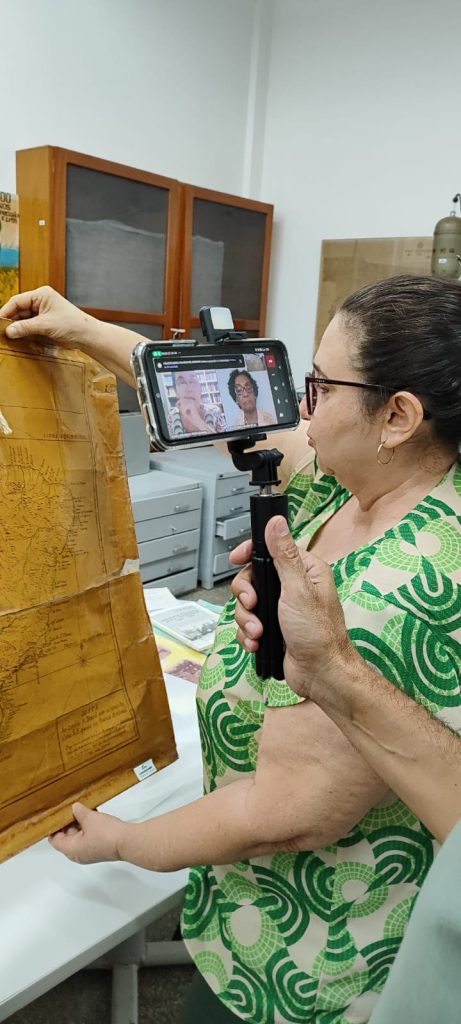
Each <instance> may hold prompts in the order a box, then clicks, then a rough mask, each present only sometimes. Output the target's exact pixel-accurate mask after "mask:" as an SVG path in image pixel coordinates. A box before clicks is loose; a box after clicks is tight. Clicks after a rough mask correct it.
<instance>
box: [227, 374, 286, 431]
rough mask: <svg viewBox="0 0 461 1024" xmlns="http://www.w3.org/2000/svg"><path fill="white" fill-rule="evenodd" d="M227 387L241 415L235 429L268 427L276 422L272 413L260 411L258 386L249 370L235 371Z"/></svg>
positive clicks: (235, 421)
mask: <svg viewBox="0 0 461 1024" xmlns="http://www.w3.org/2000/svg"><path fill="white" fill-rule="evenodd" d="M227 387H228V390H229V394H230V396H231V398H233V400H234V402H235V404H236V405H238V407H239V414H238V416H237V417H236V418H235V420H234V422H233V424H232V427H233V428H234V429H236V428H241V427H254V426H259V427H267V426H269V424H270V423H275V422H276V420H275V416H273V415H272V413H270V412H266V411H265V410H264V409H260V408H259V406H258V405H257V398H258V391H259V388H258V384H257V381H256V380H255V378H254V377H252V376H251V373H248V370H233V371H232V373H231V375H230V377H229V380H228V382H227Z"/></svg>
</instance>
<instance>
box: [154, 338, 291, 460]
mask: <svg viewBox="0 0 461 1024" xmlns="http://www.w3.org/2000/svg"><path fill="white" fill-rule="evenodd" d="M143 366H144V371H145V379H146V383H147V385H148V392H149V399H150V403H151V406H152V408H153V411H154V413H155V420H156V424H157V429H158V431H159V434H160V438H161V440H162V441H163V442H164V443H165V444H167V445H168V447H174V446H175V445H178V446H179V445H184V444H187V443H191V444H192V443H193V442H194V441H195V442H196V443H197V442H198V441H201V442H203V441H204V440H207V439H209V440H210V441H211V440H215V439H216V438H218V437H221V438H226V437H227V438H229V437H239V436H248V434H250V435H252V434H257V433H266V432H271V431H273V430H280V429H287V428H288V427H294V426H296V425H297V423H298V422H299V408H298V399H297V396H296V391H295V388H294V386H293V380H292V376H291V370H290V366H289V363H288V356H287V352H286V349H285V346H284V345H283V344H282V342H280V341H272V340H265V339H258V340H257V342H251V341H242V342H241V343H239V344H238V345H236V344H235V343H234V344H232V343H231V344H223V345H219V346H208V345H200V346H198V347H196V348H195V347H191V348H187V347H186V348H170V347H168V349H166V348H165V349H162V348H161V344H155V343H153V344H152V345H147V346H145V349H144V353H143Z"/></svg>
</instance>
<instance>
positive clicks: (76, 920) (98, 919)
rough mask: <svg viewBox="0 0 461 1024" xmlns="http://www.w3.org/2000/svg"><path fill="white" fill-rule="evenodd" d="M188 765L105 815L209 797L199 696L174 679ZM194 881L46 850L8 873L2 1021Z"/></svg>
mask: <svg viewBox="0 0 461 1024" xmlns="http://www.w3.org/2000/svg"><path fill="white" fill-rule="evenodd" d="M166 683H167V690H168V697H169V701H170V707H171V712H172V716H173V723H174V730H175V736H176V743H177V747H178V753H179V759H178V761H175V763H174V764H171V765H168V767H167V768H163V769H162V771H161V772H159V773H158V775H153V776H151V777H150V778H149V779H145V780H144V781H143V782H140V783H138V784H137V785H135V786H133V787H132V788H131V789H129V790H127V791H126V792H125V793H121V794H120V795H119V796H117V797H114V798H113V799H112V800H109V801H108V802H107V803H106V804H104V805H103V809H104V810H107V811H109V812H110V813H113V814H117V815H118V816H119V817H121V818H124V819H125V820H139V819H140V818H148V817H152V816H154V815H157V814H163V813H164V812H166V811H170V810H174V809H175V808H176V807H180V806H182V805H183V804H186V803H189V802H190V801H191V800H195V799H196V798H197V797H199V796H200V795H201V793H202V767H201V757H200V743H199V732H198V724H197V716H196V711H195V686H194V685H193V684H192V683H189V682H186V681H184V680H182V679H177V678H176V677H173V676H167V677H166ZM186 879H187V871H186V870H182V871H175V872H171V873H170V874H158V873H156V872H153V871H146V870H144V869H143V868H137V867H133V866H132V865H131V864H124V863H114V864H112V863H111V864H92V865H88V866H81V865H78V864H72V863H71V862H70V861H68V860H67V859H66V858H65V857H63V856H62V854H59V853H57V852H56V851H55V850H53V848H52V847H51V846H50V844H49V843H48V841H47V840H42V841H41V842H40V843H36V844H35V845H34V846H32V847H30V848H29V849H28V850H24V852H22V853H19V854H17V855H16V856H15V857H12V858H11V860H9V861H6V862H5V863H4V864H0V1021H4V1020H5V1019H6V1018H7V1017H9V1016H10V1014H12V1013H14V1012H15V1011H16V1010H19V1009H20V1008H21V1007H23V1006H25V1005H26V1004H27V1003H29V1002H31V1001H32V1000H33V999H36V998H37V997H38V996H39V995H42V994H43V993H44V992H46V991H48V989H50V988H52V987H53V986H54V985H57V984H58V983H59V982H60V981H63V980H64V978H67V977H69V975H71V974H74V973H75V972H76V971H78V970H80V969H81V968H82V967H86V966H88V964H90V963H92V962H93V961H94V960H95V959H96V958H97V957H100V956H101V955H103V954H105V953H107V952H108V951H109V950H111V949H113V947H114V946H117V945H118V944H119V943H121V942H123V941H124V940H125V939H127V938H128V937H129V936H132V935H134V934H135V933H136V932H139V931H140V929H142V928H144V927H145V926H146V925H147V924H149V923H150V922H151V921H153V920H155V919H156V918H157V917H161V915H162V914H163V913H165V912H166V911H167V910H169V909H170V907H172V906H174V904H175V903H177V902H178V900H179V896H180V894H181V892H182V890H183V888H184V886H185V883H186Z"/></svg>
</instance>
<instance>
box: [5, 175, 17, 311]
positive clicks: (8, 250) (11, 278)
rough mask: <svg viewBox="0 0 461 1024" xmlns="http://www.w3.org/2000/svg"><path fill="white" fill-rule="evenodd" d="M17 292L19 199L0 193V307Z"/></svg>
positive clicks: (9, 193) (8, 193)
mask: <svg viewBox="0 0 461 1024" xmlns="http://www.w3.org/2000/svg"><path fill="white" fill-rule="evenodd" d="M18 291H19V198H18V196H15V195H12V194H11V192H0V306H3V305H4V303H5V302H7V301H8V299H11V296H12V295H15V294H16V292H18Z"/></svg>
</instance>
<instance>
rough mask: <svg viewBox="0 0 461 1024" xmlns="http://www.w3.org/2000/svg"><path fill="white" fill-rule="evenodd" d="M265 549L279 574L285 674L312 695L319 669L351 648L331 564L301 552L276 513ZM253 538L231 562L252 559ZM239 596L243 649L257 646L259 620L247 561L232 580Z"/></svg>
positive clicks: (300, 690) (299, 689) (296, 687)
mask: <svg viewBox="0 0 461 1024" xmlns="http://www.w3.org/2000/svg"><path fill="white" fill-rule="evenodd" d="M265 539H266V544H267V547H268V550H269V553H270V554H271V555H272V558H273V559H274V564H275V567H276V569H277V572H278V574H279V577H280V583H281V593H280V600H279V607H278V615H279V621H280V627H281V630H282V633H283V636H284V638H285V643H286V654H285V661H284V673H285V679H286V682H287V683H288V685H289V686H291V688H292V690H294V691H295V692H296V693H298V694H299V695H300V696H301V697H313V698H314V691H315V686H316V684H318V683H319V680H320V679H321V675H322V671H323V670H324V669H325V668H326V666H327V665H330V664H331V662H332V660H334V659H335V657H337V656H341V657H344V653H345V652H347V651H348V649H349V648H351V653H352V652H353V651H354V648H353V647H352V645H351V642H350V640H349V637H348V634H347V630H346V625H345V622H344V615H343V611H342V608H341V605H340V603H339V599H338V594H337V590H336V587H335V584H334V580H333V574H332V572H331V569H330V567H329V565H327V564H326V563H325V562H322V561H321V559H320V558H317V557H316V556H315V555H313V554H311V553H310V552H309V551H300V550H299V548H298V547H297V546H296V544H295V542H294V540H293V538H292V537H291V534H290V533H289V530H288V526H287V523H286V520H285V519H283V517H282V516H274V517H273V519H271V520H269V522H268V524H267V526H266V533H265ZM251 553H252V544H251V541H245V542H244V543H243V544H240V546H239V547H238V548H236V549H235V551H233V552H232V556H231V561H232V562H233V563H234V565H242V564H244V563H246V562H248V561H249V559H251ZM232 591H233V593H234V594H235V596H236V598H237V606H236V611H235V619H236V622H237V625H238V627H239V628H238V632H237V639H238V640H239V642H240V643H241V644H242V646H243V647H245V649H246V650H247V651H252V652H254V651H256V650H257V649H258V646H259V644H258V640H259V638H260V637H261V635H262V632H263V628H262V624H261V622H260V621H259V619H258V618H257V615H256V614H255V613H254V609H255V607H256V604H257V596H256V591H255V589H254V587H253V585H252V582H251V566H250V565H246V567H245V568H244V569H243V570H242V572H240V573H239V574H238V576H236V577H235V578H234V580H233V582H232Z"/></svg>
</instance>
